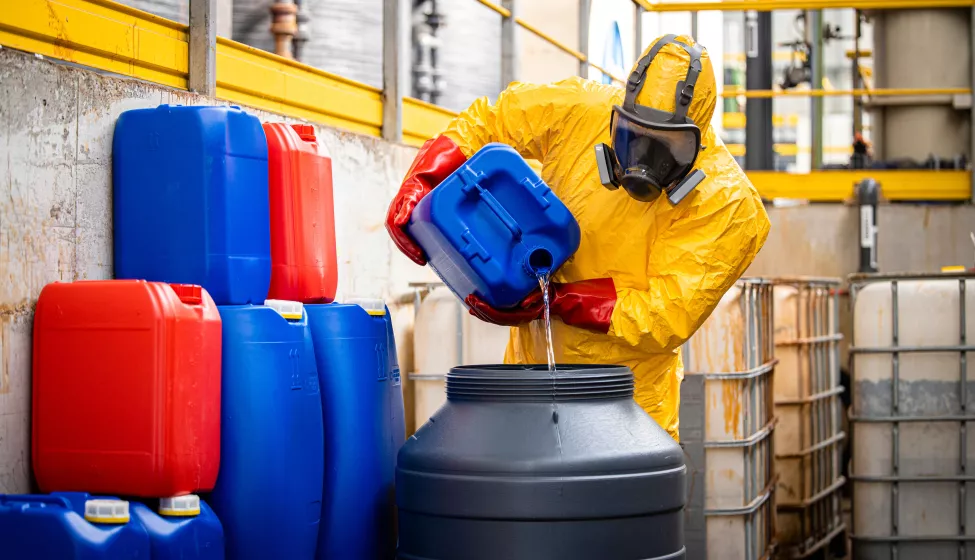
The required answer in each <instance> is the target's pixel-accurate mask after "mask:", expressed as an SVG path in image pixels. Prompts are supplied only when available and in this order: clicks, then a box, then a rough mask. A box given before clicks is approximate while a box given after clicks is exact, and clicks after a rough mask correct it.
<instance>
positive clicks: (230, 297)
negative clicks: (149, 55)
mask: <svg viewBox="0 0 975 560" xmlns="http://www.w3.org/2000/svg"><path fill="white" fill-rule="evenodd" d="M113 158H114V161H113V183H114V221H115V223H114V226H115V231H114V239H115V259H114V260H115V273H116V277H117V278H118V280H109V281H99V282H75V283H71V284H52V285H51V286H48V287H46V288H45V290H44V291H43V292H42V294H41V297H40V299H39V302H38V309H37V319H36V321H37V322H36V323H35V374H34V375H35V385H34V422H35V424H34V427H35V431H34V459H35V472H36V473H37V478H38V482H39V484H40V486H41V489H42V490H44V491H46V492H55V491H87V492H98V493H112V494H120V495H129V496H136V497H140V498H166V499H165V500H162V502H161V503H162V504H164V507H169V508H170V509H172V508H173V507H175V508H177V509H179V510H180V513H181V514H183V515H186V514H187V513H188V511H187V508H188V509H189V510H192V507H193V504H195V503H199V504H200V505H199V506H198V507H199V508H200V509H201V511H207V512H209V509H208V508H207V507H206V504H202V502H199V500H197V501H195V502H191V503H190V504H189V505H187V504H186V503H185V502H186V500H187V499H190V500H192V499H193V498H182V496H186V495H191V494H192V493H195V492H199V493H207V492H211V491H212V494H209V498H208V501H209V503H210V504H211V505H212V506H213V510H214V511H215V512H216V515H217V517H219V519H220V522H217V526H218V527H219V524H220V523H222V528H223V533H224V536H225V541H226V542H225V544H226V557H227V558H230V559H262V560H263V559H267V558H289V559H294V560H303V559H308V560H311V559H312V558H315V557H316V555H317V557H318V558H353V557H355V558H391V557H392V556H393V554H395V530H394V526H393V521H392V520H393V512H394V509H393V508H394V502H393V497H392V495H393V491H392V490H393V472H394V468H395V455H396V452H397V451H398V448H399V445H401V444H402V442H403V439H404V437H405V435H404V432H405V430H404V429H403V404H402V393H401V390H400V386H399V372H398V368H397V367H396V363H395V346H394V344H393V341H392V336H391V333H392V331H391V323H390V321H389V317H388V310H387V309H386V307H385V305H384V304H383V303H382V301H381V300H375V301H373V300H370V301H362V302H357V303H352V304H348V305H342V304H335V303H331V302H332V301H333V299H334V297H335V292H336V284H337V275H336V269H337V266H336V257H335V228H334V217H333V208H332V176H331V159H330V158H329V156H328V154H327V152H326V150H325V149H324V147H323V146H321V145H320V144H319V143H318V142H317V139H316V137H315V132H314V129H313V128H312V127H311V126H307V125H286V124H282V123H266V124H264V125H263V126H262V125H261V123H260V121H259V120H258V119H257V118H256V117H254V116H252V115H249V114H247V113H245V112H244V111H242V110H240V109H239V108H236V107H211V106H195V107H183V106H167V105H163V106H160V107H158V108H155V109H138V110H133V111H128V112H126V113H124V114H123V115H122V116H121V117H120V118H119V121H118V123H117V125H116V130H115V138H114V151H113ZM391 356H392V358H391ZM218 470H219V475H218ZM173 497H179V498H178V499H176V502H173V501H172V500H171V499H170V498H173ZM38 500H39V501H38V503H41V504H42V505H45V507H47V505H49V504H51V503H54V502H57V503H62V504H64V507H63V508H62V509H65V510H67V509H72V508H73V509H74V510H77V511H76V513H77V514H84V513H85V510H84V508H85V505H84V501H83V500H81V499H80V498H79V497H78V495H76V494H69V495H60V494H52V495H49V496H41V497H39V498H38ZM20 503H21V502H17V501H16V500H14V501H13V502H10V503H8V502H3V501H0V515H2V513H3V511H4V510H3V508H4V507H21V506H20V505H19V504H20ZM91 503H92V504H94V505H92V506H91V507H92V508H96V506H99V505H100V504H101V505H105V504H108V505H111V504H114V503H115V502H104V503H103V502H99V501H93V502H91ZM174 503H175V504H176V505H175V506H174V505H173V504H174ZM77 504H81V505H80V506H78V505H77ZM29 507H33V505H31V506H29ZM29 507H28V506H24V507H21V509H25V508H27V509H29ZM58 507H59V508H60V507H61V506H58ZM105 507H106V508H107V509H105V508H103V509H105V511H104V512H102V513H105V512H108V513H105V515H102V514H96V513H92V515H91V516H90V517H91V519H95V520H98V519H101V520H104V519H107V518H110V517H111V516H112V515H115V514H116V513H118V512H116V511H114V510H112V508H111V507H108V506H105ZM180 508H182V509H180ZM96 509H97V508H96ZM98 511H101V510H98ZM135 511H136V513H137V515H136V516H135V517H139V518H140V519H142V517H143V516H142V515H141V512H142V510H141V509H136V510H135ZM106 515H107V517H105V516H106ZM119 519H121V515H120V514H119ZM214 521H215V519H214ZM144 525H146V526H147V527H148V526H149V525H151V523H148V522H146V523H144ZM123 533H124V532H120V533H119V534H118V536H117V539H122V540H125V539H124V534H123ZM150 533H151V531H150ZM196 536H199V535H196ZM113 538H116V537H113ZM117 539H116V540H117ZM219 540H220V550H219V555H216V556H200V555H190V556H181V557H180V558H204V557H205V558H211V557H220V558H223V557H224V553H223V548H224V546H223V545H224V543H223V540H224V539H223V538H221V539H219ZM153 550H154V552H153V556H152V558H157V556H156V551H155V548H154V549H153ZM65 557H67V556H65ZM99 557H100V556H99ZM158 557H160V558H162V557H166V558H168V556H158Z"/></svg>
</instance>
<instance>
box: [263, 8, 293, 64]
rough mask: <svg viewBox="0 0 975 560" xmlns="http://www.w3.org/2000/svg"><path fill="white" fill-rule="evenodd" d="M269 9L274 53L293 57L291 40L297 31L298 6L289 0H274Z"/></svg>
mask: <svg viewBox="0 0 975 560" xmlns="http://www.w3.org/2000/svg"><path fill="white" fill-rule="evenodd" d="M270 9H271V33H272V34H273V35H274V54H276V55H278V56H282V57H284V58H291V59H293V58H294V53H293V52H292V50H291V42H292V39H293V38H294V36H295V33H297V32H298V6H296V5H295V3H294V2H292V1H291V0H276V1H275V2H274V4H272V5H271V8H270Z"/></svg>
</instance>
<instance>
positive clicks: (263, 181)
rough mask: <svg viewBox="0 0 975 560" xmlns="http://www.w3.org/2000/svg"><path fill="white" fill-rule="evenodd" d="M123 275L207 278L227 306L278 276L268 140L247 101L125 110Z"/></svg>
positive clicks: (119, 205) (118, 207) (119, 260)
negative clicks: (273, 271) (273, 262)
mask: <svg viewBox="0 0 975 560" xmlns="http://www.w3.org/2000/svg"><path fill="white" fill-rule="evenodd" d="M112 182H113V192H114V198H113V206H114V223H115V233H114V240H115V241H114V243H115V276H116V277H117V278H125V279H140V280H150V281H159V282H169V283H179V284H198V285H201V286H203V287H204V288H205V289H206V290H207V292H209V293H210V296H211V297H212V298H213V300H214V302H216V303H217V305H232V304H233V305H236V304H246V303H255V304H259V303H262V302H263V301H264V299H265V298H266V297H267V294H268V287H269V286H270V283H271V237H270V236H271V233H270V231H271V226H270V214H269V210H268V158H267V140H266V139H265V136H264V130H263V128H262V127H261V122H260V120H258V119H257V117H254V116H253V115H248V114H247V113H245V112H244V111H242V110H240V109H239V108H237V107H207V106H198V107H183V106H179V105H161V106H159V107H157V108H155V109H134V110H131V111H126V112H124V113H122V115H121V116H120V117H119V119H118V122H117V123H116V125H115V137H114V140H113V147H112Z"/></svg>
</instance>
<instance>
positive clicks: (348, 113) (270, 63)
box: [0, 0, 975, 201]
mask: <svg viewBox="0 0 975 560" xmlns="http://www.w3.org/2000/svg"><path fill="white" fill-rule="evenodd" d="M477 1H478V2H480V3H481V4H483V5H485V6H488V7H490V8H491V9H493V10H495V11H496V12H498V13H499V14H501V15H502V16H504V17H510V16H511V13H510V12H508V11H507V10H505V9H504V8H503V7H501V6H498V5H496V4H493V3H492V2H490V1H488V0H477ZM913 1H916V0H912V2H910V4H911V5H907V4H908V2H901V1H900V0H885V1H881V0H876V1H863V2H852V1H850V2H840V1H839V0H837V1H835V2H834V1H831V0H804V1H803V2H798V0H797V1H795V2H793V1H792V0H778V1H772V0H748V1H740V2H732V1H725V2H702V3H694V4H693V5H692V4H690V3H679V4H678V3H673V2H667V3H651V2H647V1H645V0H639V1H637V2H636V3H638V4H640V5H641V6H643V7H644V8H645V9H647V10H648V11H676V10H677V9H678V8H680V9H681V10H684V11H686V10H690V9H693V10H704V9H727V10H734V9H739V10H740V9H793V8H797V7H811V8H816V7H865V6H867V5H869V6H872V7H884V8H890V7H901V8H910V7H917V5H916V4H914V3H913ZM9 4H10V5H9V6H5V7H4V9H2V10H0V45H2V46H4V47H10V48H14V49H19V50H23V51H27V52H31V53H37V54H40V55H43V56H45V57H50V58H53V59H58V60H64V61H69V62H73V63H77V64H80V65H84V66H88V67H91V68H94V69H98V70H103V71H108V72H112V73H116V74H120V75H123V76H130V77H134V78H139V79H143V80H147V81H150V82H154V83H157V84H161V85H164V86H169V87H174V88H179V89H186V88H187V79H188V74H189V67H188V53H189V29H188V27H187V26H185V25H182V24H179V23H176V22H173V21H169V20H166V19H164V18H160V17H157V16H154V15H152V14H148V13H146V12H142V11H140V10H136V9H133V8H129V7H126V6H123V5H121V4H118V3H115V2H113V1H111V0H17V1H16V2H9ZM800 4H801V6H800ZM973 4H975V0H931V5H932V6H942V7H952V6H972V5H973ZM881 5H882V6H881ZM506 14H507V15H506ZM513 19H515V21H516V22H517V23H518V25H519V26H520V27H522V28H524V29H525V30H527V31H529V32H531V33H534V34H535V35H537V36H539V37H540V38H542V39H543V40H546V41H548V42H549V43H551V44H553V45H554V46H556V47H557V48H559V49H561V50H562V51H564V52H566V53H567V54H569V55H571V56H573V57H575V58H576V59H578V60H580V61H582V62H586V63H588V64H590V65H591V66H592V67H594V68H596V69H597V70H599V71H600V72H603V73H605V74H607V75H609V72H608V71H607V70H606V69H604V68H601V67H599V66H597V65H593V64H592V63H591V62H589V61H588V60H587V57H586V56H585V55H584V54H583V53H582V52H580V51H578V50H576V49H572V48H571V47H568V46H566V45H564V44H562V43H560V42H558V41H556V40H555V39H554V38H552V37H551V36H550V35H548V34H546V33H544V32H542V31H541V30H539V29H538V28H536V27H534V26H532V25H530V24H528V23H526V22H524V21H522V20H520V18H517V17H516V18H513ZM215 68H216V72H215V73H216V96H217V98H218V99H221V100H225V101H228V102H232V103H240V104H243V105H247V106H251V107H255V108H258V109H263V110H267V111H271V112H274V113H278V114H281V115H286V116H291V117H296V118H302V119H307V120H310V121H315V122H320V123H324V124H328V125H331V126H335V127H338V128H342V129H346V130H351V131H356V132H360V133H364V134H369V135H373V136H378V135H380V133H381V129H382V125H383V102H382V92H381V91H380V90H379V89H377V88H374V87H371V86H367V85H365V84H362V83H359V82H356V81H354V80H349V79H346V78H343V77H341V76H337V75H334V74H331V73H329V72H325V71H322V70H319V69H317V68H313V67H311V66H308V65H305V64H302V63H299V62H295V61H292V60H288V59H285V58H282V57H279V56H276V55H274V54H271V53H268V52H264V51H261V50H258V49H254V48H251V47H248V46H246V45H243V44H241V43H237V42H234V41H231V40H228V39H224V38H218V39H217V43H216V67H215ZM613 78H614V79H616V80H619V79H620V78H619V77H617V76H613ZM970 93H971V91H970V90H969V89H963V88H947V89H890V90H845V91H841V90H813V91H809V90H806V91H788V92H778V91H766V92H761V91H749V92H741V91H737V90H729V91H726V92H724V93H723V94H722V96H723V97H737V96H740V95H744V96H745V97H762V96H767V97H776V96H813V95H815V96H820V95H821V96H827V95H830V96H834V95H855V94H856V95H871V96H883V95H898V96H905V95H912V96H913V95H966V94H970ZM455 115H456V113H454V112H452V111H449V110H447V109H444V108H441V107H437V106H434V105H431V104H429V103H425V102H423V101H419V100H416V99H411V98H406V99H404V101H403V114H402V128H403V140H404V141H405V142H406V143H408V144H412V145H419V144H421V143H422V142H424V141H425V140H426V139H428V138H430V137H432V136H435V135H436V134H438V133H439V132H440V131H441V130H443V128H444V127H445V126H446V124H447V123H448V121H449V120H450V119H451V118H452V117H453V116H455ZM868 175H869V176H871V177H874V178H875V179H877V180H878V181H880V182H881V184H882V186H883V191H884V195H885V197H886V198H888V199H890V200H970V199H971V194H972V191H971V173H970V172H967V171H939V172H927V171H870V172H866V171H862V172H861V171H849V172H846V171H823V172H814V173H809V174H802V175H793V174H786V173H776V172H749V173H748V176H749V177H750V178H751V179H752V181H753V183H755V186H756V187H757V188H758V190H759V192H760V193H762V195H763V196H764V197H766V198H775V197H789V198H805V199H810V200H819V201H840V200H844V199H847V198H849V197H850V196H851V194H852V189H853V184H854V183H856V181H857V180H859V179H861V178H863V177H866V176H868Z"/></svg>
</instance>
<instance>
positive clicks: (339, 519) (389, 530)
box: [305, 300, 406, 560]
mask: <svg viewBox="0 0 975 560" xmlns="http://www.w3.org/2000/svg"><path fill="white" fill-rule="evenodd" d="M354 301H355V303H331V304H325V305H307V306H305V309H306V310H307V311H308V324H309V325H310V328H311V333H312V340H313V341H314V345H315V358H316V361H317V364H318V375H319V379H320V384H321V388H322V391H321V395H322V414H323V415H324V422H323V423H324V427H325V432H324V433H325V472H324V496H323V498H322V523H321V531H320V533H319V539H318V554H317V558H318V559H319V560H331V559H333V558H334V559H338V558H342V559H345V558H350V559H351V558H356V559H359V558H362V559H368V560H387V559H388V560H391V559H392V558H394V557H395V555H396V527H395V513H396V501H395V495H394V490H393V488H394V478H395V469H396V455H397V453H398V452H399V448H400V446H401V445H402V444H403V442H404V440H405V437H406V434H405V431H406V430H405V421H404V415H403V392H402V385H401V383H400V375H399V367H398V365H397V364H396V363H395V358H393V357H392V356H395V349H394V348H393V349H391V348H390V345H391V344H392V342H393V341H392V339H391V333H392V329H391V328H390V323H389V322H388V319H389V313H388V310H387V309H386V308H385V305H384V304H383V302H382V301H381V300H354ZM391 352H392V353H391Z"/></svg>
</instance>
